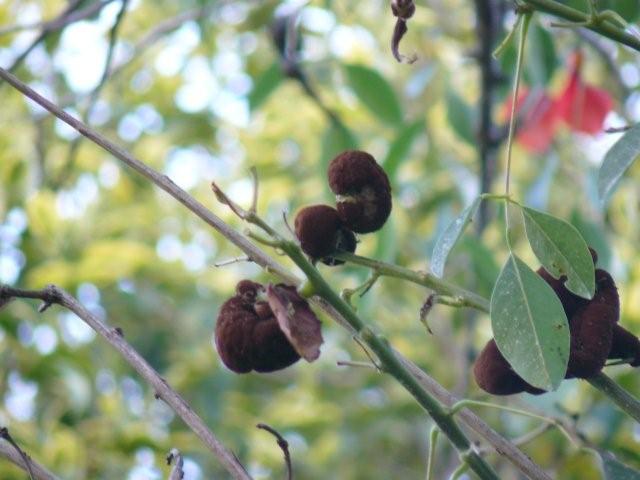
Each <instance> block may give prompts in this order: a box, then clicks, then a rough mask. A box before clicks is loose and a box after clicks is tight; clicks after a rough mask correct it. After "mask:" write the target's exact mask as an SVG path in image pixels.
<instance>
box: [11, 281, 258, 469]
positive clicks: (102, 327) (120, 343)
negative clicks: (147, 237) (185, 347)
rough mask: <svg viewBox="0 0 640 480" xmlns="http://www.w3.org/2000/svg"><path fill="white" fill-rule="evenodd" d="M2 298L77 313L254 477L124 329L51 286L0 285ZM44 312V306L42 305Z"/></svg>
mask: <svg viewBox="0 0 640 480" xmlns="http://www.w3.org/2000/svg"><path fill="white" fill-rule="evenodd" d="M2 298H33V299H36V300H42V302H43V306H44V307H45V308H48V307H49V306H51V305H54V304H57V305H60V306H62V307H65V308H67V309H68V310H70V311H71V312H73V313H75V314H76V315H77V316H78V317H79V318H80V319H81V320H83V321H84V322H85V323H86V324H87V325H89V326H90V327H91V328H92V329H93V330H95V331H96V332H97V333H98V334H100V335H101V336H102V337H103V338H104V339H105V340H106V341H107V342H108V343H109V344H110V345H111V346H113V347H114V348H115V349H116V350H117V351H118V352H119V353H120V355H121V356H122V357H123V358H124V359H125V360H126V362H127V363H128V364H129V365H131V367H133V369H134V370H135V371H136V372H138V373H139V374H140V376H141V377H142V378H144V379H145V381H146V382H147V383H148V384H149V385H150V386H151V387H153V389H154V390H155V392H156V397H157V398H160V399H162V400H163V401H164V402H165V403H166V404H167V405H169V406H170V407H171V408H172V409H173V411H174V412H176V414H177V415H178V416H179V417H180V418H182V420H183V421H184V422H185V423H186V424H187V425H188V426H189V428H191V430H193V432H194V433H195V434H196V435H197V436H198V437H199V438H200V439H201V440H202V442H203V443H204V444H205V445H206V446H207V447H208V448H209V450H210V451H211V452H212V453H213V454H214V455H215V457H216V458H217V459H218V460H219V461H220V463H221V464H222V465H223V466H224V467H225V468H226V469H227V471H228V472H229V473H230V474H231V475H232V476H233V478H236V479H241V480H250V479H251V477H250V476H249V474H248V473H247V471H246V470H245V469H244V467H243V466H242V464H241V463H240V462H239V461H238V459H237V458H236V456H235V455H234V454H233V453H232V452H231V451H230V450H227V448H226V447H225V446H224V445H222V443H221V442H220V440H218V439H217V438H216V436H215V435H214V434H213V432H211V430H209V428H208V427H207V426H206V424H205V423H204V422H203V421H202V419H201V418H200V417H199V416H198V414H197V413H196V412H194V411H193V409H192V408H191V406H189V404H188V403H187V402H186V401H185V400H184V399H183V398H182V397H181V396H180V395H179V394H178V393H177V392H176V391H175V390H173V389H172V388H171V387H170V386H169V384H168V383H167V381H166V380H165V379H163V378H162V377H161V376H160V374H159V373H158V372H157V371H156V370H155V369H154V368H153V367H152V366H151V365H149V363H148V362H147V361H146V360H145V359H144V358H143V357H142V356H140V354H139V353H138V352H137V351H136V350H135V349H134V348H133V347H132V346H131V345H130V344H129V343H128V342H127V341H126V340H125V339H124V337H123V335H122V333H121V331H118V329H116V328H112V327H109V326H107V325H106V324H105V323H103V322H102V320H100V319H99V318H98V317H97V316H95V315H94V314H92V313H91V312H90V311H89V310H87V309H86V308H85V307H84V306H83V305H82V304H81V303H80V302H78V300H76V299H75V298H74V297H73V296H72V295H70V294H69V293H67V292H66V291H65V290H63V289H61V288H59V287H57V286H55V285H49V286H48V287H46V288H44V289H42V290H35V291H34V290H21V289H17V288H13V287H10V286H8V285H0V299H2ZM39 310H40V311H42V310H43V307H40V309H39Z"/></svg>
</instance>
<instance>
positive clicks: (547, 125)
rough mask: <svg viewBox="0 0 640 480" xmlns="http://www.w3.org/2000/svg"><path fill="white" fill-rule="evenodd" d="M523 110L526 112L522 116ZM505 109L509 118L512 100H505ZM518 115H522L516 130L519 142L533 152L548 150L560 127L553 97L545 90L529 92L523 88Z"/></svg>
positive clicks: (517, 110)
mask: <svg viewBox="0 0 640 480" xmlns="http://www.w3.org/2000/svg"><path fill="white" fill-rule="evenodd" d="M522 110H524V113H523V114H522V116H521V113H520V112H521V111H522ZM503 111H504V112H506V117H507V118H508V117H509V114H510V113H511V100H508V101H507V102H505V106H504V108H503ZM516 116H517V117H519V116H521V117H520V118H519V122H518V125H517V130H516V140H517V141H518V143H519V144H521V145H522V147H523V148H524V149H525V150H527V151H529V152H532V153H544V152H545V151H547V150H548V149H549V147H550V146H551V142H552V141H553V136H554V135H555V132H556V130H557V128H558V119H559V116H558V110H557V106H556V103H555V102H554V101H553V99H552V98H551V97H549V95H547V94H546V93H544V92H542V93H540V92H538V93H535V92H534V93H532V94H529V91H528V90H527V89H526V88H523V89H521V91H520V93H519V94H518V101H517V102H516Z"/></svg>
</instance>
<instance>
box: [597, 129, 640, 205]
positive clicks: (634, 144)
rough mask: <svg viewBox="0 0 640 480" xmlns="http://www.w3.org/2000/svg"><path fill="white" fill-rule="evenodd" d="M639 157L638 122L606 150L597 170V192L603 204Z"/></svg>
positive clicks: (639, 134) (639, 136)
mask: <svg viewBox="0 0 640 480" xmlns="http://www.w3.org/2000/svg"><path fill="white" fill-rule="evenodd" d="M638 157H640V124H638V125H636V126H634V127H633V128H631V129H630V130H628V131H627V132H625V134H624V135H622V137H621V138H620V140H618V141H617V142H616V143H615V144H614V145H613V146H612V147H611V148H610V149H609V151H608V152H607V154H606V155H605V157H604V160H603V161H602V166H601V167H600V170H599V171H598V194H599V195H600V200H601V201H602V203H603V204H605V203H606V202H607V200H609V197H610V196H611V194H612V193H613V191H614V190H615V189H616V187H617V185H618V182H619V181H620V179H621V178H622V175H624V172H626V171H627V169H628V168H629V167H630V166H631V164H632V163H633V162H634V161H635V160H636V159H637V158H638Z"/></svg>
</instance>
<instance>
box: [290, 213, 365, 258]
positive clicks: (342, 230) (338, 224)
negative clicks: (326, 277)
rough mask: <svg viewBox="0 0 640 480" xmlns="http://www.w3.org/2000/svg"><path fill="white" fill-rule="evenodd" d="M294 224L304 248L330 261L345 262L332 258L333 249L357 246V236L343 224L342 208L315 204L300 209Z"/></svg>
mask: <svg viewBox="0 0 640 480" xmlns="http://www.w3.org/2000/svg"><path fill="white" fill-rule="evenodd" d="M294 228H295V231H296V237H298V240H300V246H301V248H302V250H303V251H304V252H305V253H306V254H307V255H309V256H310V257H311V258H313V259H315V260H321V261H322V263H325V264H327V265H340V264H342V263H344V262H342V261H340V260H336V259H334V258H331V256H330V255H331V254H332V253H336V252H339V251H345V252H350V253H353V252H355V250H356V243H357V242H356V236H355V235H354V234H353V232H352V231H351V230H349V229H348V228H346V227H345V226H344V225H343V223H342V220H341V219H340V215H339V214H338V211H337V210H336V209H335V208H332V207H330V206H328V205H312V206H310V207H305V208H303V209H302V210H300V211H299V212H298V214H297V215H296V219H295V223H294Z"/></svg>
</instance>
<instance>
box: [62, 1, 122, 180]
mask: <svg viewBox="0 0 640 480" xmlns="http://www.w3.org/2000/svg"><path fill="white" fill-rule="evenodd" d="M128 6H129V0H122V4H121V6H120V11H119V12H118V15H117V16H116V19H115V20H114V22H113V26H112V27H111V30H110V31H109V47H108V48H107V56H106V58H105V61H104V68H103V70H102V75H101V76H100V81H99V82H98V84H97V85H96V86H95V88H94V89H93V90H92V92H91V94H90V96H89V100H88V103H87V108H86V109H85V111H84V115H83V116H82V119H83V121H84V122H86V123H89V119H90V118H91V114H92V113H93V109H94V108H95V106H96V103H97V102H98V99H99V98H100V93H101V92H102V89H103V88H104V86H105V85H106V84H107V79H108V78H109V71H110V70H111V64H112V62H113V55H114V53H115V50H116V43H117V40H118V32H119V31H120V25H121V24H122V21H123V20H124V16H125V13H126V12H127V7H128ZM81 143H82V137H77V138H75V139H74V140H73V141H72V142H71V146H70V147H69V153H68V154H67V159H66V161H65V163H64V165H63V167H62V168H61V170H60V176H59V178H58V180H57V181H56V182H54V187H55V186H58V185H61V184H62V183H64V180H65V179H66V178H67V177H68V175H69V173H70V172H71V170H72V169H73V165H74V164H75V162H76V158H77V157H78V150H79V149H80V144H81Z"/></svg>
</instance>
